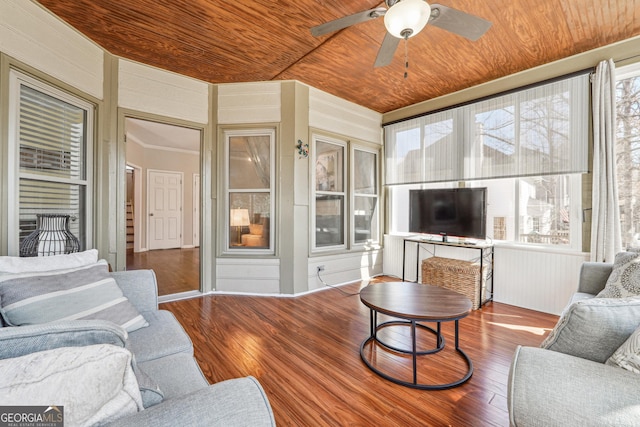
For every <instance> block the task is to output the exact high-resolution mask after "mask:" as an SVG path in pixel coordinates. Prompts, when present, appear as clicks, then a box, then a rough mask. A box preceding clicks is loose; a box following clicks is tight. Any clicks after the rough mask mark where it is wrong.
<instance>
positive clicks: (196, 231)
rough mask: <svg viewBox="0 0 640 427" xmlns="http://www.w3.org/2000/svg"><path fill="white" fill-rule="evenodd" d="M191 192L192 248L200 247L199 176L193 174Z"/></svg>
mask: <svg viewBox="0 0 640 427" xmlns="http://www.w3.org/2000/svg"><path fill="white" fill-rule="evenodd" d="M192 185H193V191H192V199H191V204H192V206H191V215H192V219H191V230H192V234H193V235H192V236H191V244H192V246H193V247H194V248H197V247H200V185H201V184H200V174H199V173H194V174H193V184H192Z"/></svg>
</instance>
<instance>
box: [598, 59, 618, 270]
mask: <svg viewBox="0 0 640 427" xmlns="http://www.w3.org/2000/svg"><path fill="white" fill-rule="evenodd" d="M592 91H593V192H592V194H593V196H592V198H593V205H592V208H593V211H592V213H593V214H592V220H591V261H598V262H602V261H604V262H613V260H614V257H615V254H616V253H617V252H619V251H620V250H621V248H622V237H621V233H620V206H619V204H618V185H617V180H616V169H615V166H616V153H615V142H616V141H615V138H616V79H615V65H614V64H613V61H612V60H611V59H609V60H607V61H602V62H600V63H599V64H598V67H597V68H596V72H595V75H594V76H593V82H592Z"/></svg>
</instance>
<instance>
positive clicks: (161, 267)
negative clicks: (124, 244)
mask: <svg viewBox="0 0 640 427" xmlns="http://www.w3.org/2000/svg"><path fill="white" fill-rule="evenodd" d="M143 269H152V270H154V271H155V273H156V277H157V280H158V294H159V295H170V294H177V293H180V292H188V291H197V290H199V289H200V248H192V249H162V250H155V251H147V252H138V253H133V252H131V253H127V270H143Z"/></svg>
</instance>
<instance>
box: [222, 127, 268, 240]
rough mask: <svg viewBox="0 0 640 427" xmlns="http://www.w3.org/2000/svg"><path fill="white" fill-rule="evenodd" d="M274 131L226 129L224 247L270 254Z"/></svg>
mask: <svg viewBox="0 0 640 427" xmlns="http://www.w3.org/2000/svg"><path fill="white" fill-rule="evenodd" d="M274 141H275V130H273V129H257V130H229V131H225V158H226V159H227V165H226V166H227V174H226V187H227V191H226V194H227V203H226V206H227V209H226V223H227V230H228V234H227V235H228V239H227V249H228V250H231V251H249V252H250V253H260V252H262V253H265V252H266V253H273V221H271V218H273V194H274V190H273V186H274V177H273V173H274V169H275V168H274V164H273V162H274V158H275V156H274V147H275V142H274Z"/></svg>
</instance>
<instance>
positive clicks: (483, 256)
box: [402, 235, 494, 307]
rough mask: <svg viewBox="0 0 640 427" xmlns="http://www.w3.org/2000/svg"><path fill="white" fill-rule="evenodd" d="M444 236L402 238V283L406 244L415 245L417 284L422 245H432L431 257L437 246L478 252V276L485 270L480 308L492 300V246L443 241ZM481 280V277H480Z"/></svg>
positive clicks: (480, 243) (488, 244)
mask: <svg viewBox="0 0 640 427" xmlns="http://www.w3.org/2000/svg"><path fill="white" fill-rule="evenodd" d="M445 237H448V236H446V235H443V236H442V240H440V239H437V238H427V237H423V236H407V237H403V242H402V281H403V282H404V281H406V278H405V268H406V254H407V243H409V244H415V245H416V280H415V281H416V282H418V277H419V273H418V272H419V269H420V249H421V248H422V247H423V245H433V256H436V248H437V247H438V246H448V247H456V248H463V249H471V250H477V251H480V259H479V264H480V274H481V275H482V274H483V272H484V270H485V268H486V269H487V276H486V280H487V288H486V296H487V297H486V298H485V299H484V300H482V293H481V297H480V301H479V304H478V305H479V306H480V307H481V306H482V305H484V304H485V303H486V302H488V301H491V300H493V252H494V251H493V244H490V243H485V242H450V241H448V239H447V240H446V241H445ZM481 280H482V276H481Z"/></svg>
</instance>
